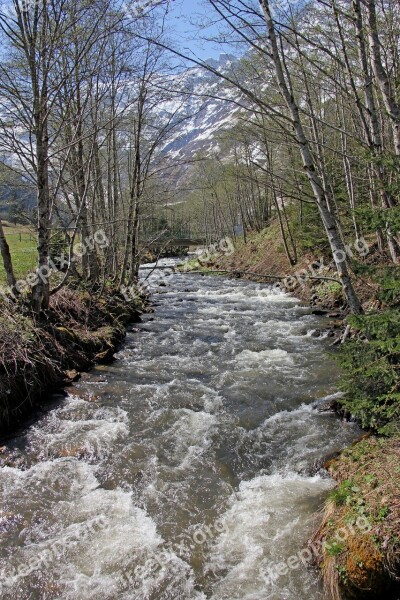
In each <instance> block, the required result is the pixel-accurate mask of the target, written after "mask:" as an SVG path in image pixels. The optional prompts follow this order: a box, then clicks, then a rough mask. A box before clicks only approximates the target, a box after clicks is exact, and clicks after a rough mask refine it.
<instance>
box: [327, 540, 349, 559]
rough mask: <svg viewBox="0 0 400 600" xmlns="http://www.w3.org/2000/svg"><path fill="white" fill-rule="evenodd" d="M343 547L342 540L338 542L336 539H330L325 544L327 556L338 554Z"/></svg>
mask: <svg viewBox="0 0 400 600" xmlns="http://www.w3.org/2000/svg"><path fill="white" fill-rule="evenodd" d="M344 549H345V545H344V544H343V542H338V541H337V540H332V541H330V542H328V543H327V544H326V551H327V553H328V554H329V556H339V554H342V552H343V550H344Z"/></svg>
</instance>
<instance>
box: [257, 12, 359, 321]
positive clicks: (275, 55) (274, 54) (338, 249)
mask: <svg viewBox="0 0 400 600" xmlns="http://www.w3.org/2000/svg"><path fill="white" fill-rule="evenodd" d="M260 4H261V7H262V9H263V12H264V16H265V20H266V24H267V29H268V37H269V42H270V52H271V58H272V61H273V64H274V67H275V75H276V78H277V81H278V85H279V89H280V92H281V94H282V97H283V99H284V101H285V103H286V105H287V108H288V110H289V112H290V115H291V118H292V123H293V128H294V131H295V134H296V139H297V144H298V146H299V150H300V153H301V157H302V160H303V166H304V170H305V172H306V174H307V177H308V179H309V181H310V184H311V187H312V189H313V192H314V196H315V199H316V202H317V206H318V209H319V213H320V216H321V219H322V222H323V225H324V227H325V231H326V234H327V237H328V241H329V245H330V248H331V252H332V256H333V259H334V261H335V264H336V269H337V272H338V275H339V277H340V279H341V281H342V285H343V291H344V294H345V297H346V300H347V302H348V305H349V308H350V310H351V312H352V313H354V314H359V313H361V312H362V307H361V303H360V301H359V299H358V297H357V294H356V293H355V291H354V288H353V284H352V282H351V279H350V276H349V272H348V268H347V263H346V251H345V248H344V246H343V243H342V240H341V238H340V234H339V231H338V228H337V225H336V222H335V219H334V217H333V215H332V214H331V212H330V210H329V200H328V197H327V192H326V191H325V189H324V187H323V185H322V182H321V180H320V178H319V176H318V174H317V171H316V168H315V164H314V159H313V156H312V153H311V150H310V146H309V142H308V140H307V138H306V135H305V132H304V128H303V125H302V122H301V118H300V111H299V108H298V106H297V104H296V101H295V98H294V95H293V94H291V92H290V90H289V87H288V85H287V83H286V79H285V75H284V71H283V67H282V62H281V58H280V54H279V49H278V43H277V37H276V32H275V24H274V21H273V19H272V16H271V12H270V7H269V2H268V0H260Z"/></svg>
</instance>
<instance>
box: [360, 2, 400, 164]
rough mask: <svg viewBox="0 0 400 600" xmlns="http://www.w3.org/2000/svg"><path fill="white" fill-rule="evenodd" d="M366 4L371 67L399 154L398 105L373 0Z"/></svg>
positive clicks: (396, 150)
mask: <svg viewBox="0 0 400 600" xmlns="http://www.w3.org/2000/svg"><path fill="white" fill-rule="evenodd" d="M366 6H367V10H368V26H369V27H368V39H369V46H370V50H371V62H372V69H373V71H374V75H375V79H376V80H377V82H378V85H379V88H380V90H381V93H382V97H383V101H384V103H385V108H386V112H387V114H388V116H389V118H390V122H391V125H392V131H393V141H394V150H395V154H396V156H400V105H399V103H398V102H397V101H396V97H395V95H394V91H393V90H392V87H391V85H390V80H389V77H388V74H387V72H386V69H385V67H384V65H383V61H382V54H381V43H380V40H379V35H378V23H377V16H376V5H375V0H368V1H367V2H366Z"/></svg>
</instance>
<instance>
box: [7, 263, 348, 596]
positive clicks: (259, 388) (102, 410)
mask: <svg viewBox="0 0 400 600" xmlns="http://www.w3.org/2000/svg"><path fill="white" fill-rule="evenodd" d="M145 273H147V271H143V275H145ZM161 280H162V281H161ZM149 281H150V285H151V288H152V291H153V293H154V295H153V300H154V302H155V307H154V308H155V312H154V314H148V315H144V316H143V322H142V323H141V324H139V325H137V326H135V328H134V330H133V331H130V332H129V333H128V336H127V339H126V343H125V345H124V347H123V348H122V349H121V351H120V352H119V353H118V354H117V357H116V358H117V360H116V361H115V362H113V364H111V365H108V366H99V367H97V368H95V369H94V370H93V371H92V372H91V373H89V374H87V375H84V377H83V378H82V380H81V381H80V382H79V383H78V384H76V386H75V387H74V388H70V391H69V395H68V396H67V397H66V398H64V397H59V396H58V397H55V398H54V401H53V406H52V409H51V410H50V411H49V412H47V413H46V414H45V415H43V416H42V417H40V419H39V420H37V421H36V422H35V423H34V424H33V425H31V426H29V427H28V428H26V429H25V430H24V431H23V432H21V433H20V435H18V436H17V437H15V438H14V439H13V440H10V441H9V442H7V447H8V450H9V451H12V452H14V454H15V456H16V457H17V458H18V461H17V463H16V465H15V466H5V467H3V468H2V469H0V497H1V511H0V576H1V582H0V584H1V586H0V595H1V598H3V599H4V600H11V599H12V600H25V599H26V600H28V599H40V600H47V599H58V598H59V599H67V600H69V599H70V600H92V599H93V600H167V599H168V600H169V599H170V600H206V599H210V600H284V599H290V600H309V599H310V598H312V599H317V598H321V599H322V598H323V595H322V591H321V590H322V588H321V586H320V583H319V581H318V573H317V572H316V571H314V570H313V569H310V568H306V567H305V566H304V565H303V564H302V563H301V561H299V560H297V561H296V560H292V562H290V559H291V558H293V557H296V556H297V557H298V556H299V552H302V550H304V548H305V547H306V543H307V539H308V537H309V535H310V533H311V531H312V528H313V526H314V525H315V517H314V514H315V511H317V510H318V509H319V508H320V507H321V505H322V503H323V501H324V499H325V498H326V495H327V493H328V491H329V490H330V489H331V487H332V482H331V481H330V480H329V479H328V478H327V477H324V475H323V474H321V473H319V472H318V464H319V461H320V460H321V458H322V457H323V456H326V455H328V454H329V453H331V452H334V451H337V450H339V449H341V448H343V447H344V446H345V445H346V444H348V443H349V442H351V441H352V440H353V439H354V438H355V437H356V436H357V434H358V431H357V428H356V426H355V425H353V424H350V423H343V422H341V421H340V420H339V419H337V418H336V417H335V416H334V415H332V414H329V413H321V412H318V411H317V410H315V409H314V408H313V404H314V403H315V402H316V401H318V400H320V399H322V398H325V397H327V396H329V395H331V394H335V393H336V392H337V388H336V385H337V378H338V372H337V368H336V366H335V364H334V362H333V360H332V359H331V358H330V357H329V356H328V355H327V352H326V351H327V346H328V345H329V340H327V339H322V338H316V337H313V335H312V333H313V331H315V330H316V329H317V328H321V327H323V326H324V324H326V322H325V321H324V319H322V318H321V317H316V316H314V315H312V314H311V310H310V309H309V308H308V307H307V306H304V305H303V304H302V303H301V302H300V301H298V300H296V299H295V298H293V297H291V296H288V295H285V294H283V293H282V292H280V291H279V290H276V289H273V288H272V287H270V286H268V285H262V284H258V283H253V282H248V281H242V280H237V279H234V280H232V279H228V278H221V277H218V278H217V277H203V276H200V275H194V274H192V275H189V274H168V273H165V272H163V274H160V271H158V272H157V271H155V272H154V273H153V274H152V275H151V276H150V278H149ZM160 283H161V284H162V285H160ZM82 396H83V397H85V398H86V399H82ZM88 399H90V400H92V401H91V402H88V401H87V400H88ZM288 561H289V563H288ZM288 564H289V565H290V566H289V567H288V566H287V565H288ZM282 565H283V567H285V565H286V568H282ZM294 565H296V566H294Z"/></svg>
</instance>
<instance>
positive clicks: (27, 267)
mask: <svg viewBox="0 0 400 600" xmlns="http://www.w3.org/2000/svg"><path fill="white" fill-rule="evenodd" d="M3 225H4V232H5V235H6V238H7V242H8V244H9V246H10V252H11V258H12V261H13V267H14V273H15V277H16V278H17V279H24V278H25V277H26V276H27V275H28V274H29V273H32V272H33V271H34V270H35V269H36V262H37V242H36V237H35V235H34V234H33V233H31V232H30V230H29V228H28V227H26V226H24V225H10V224H8V223H3ZM6 283H7V281H6V274H5V271H4V267H3V261H2V260H1V259H0V285H1V286H4V285H6Z"/></svg>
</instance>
